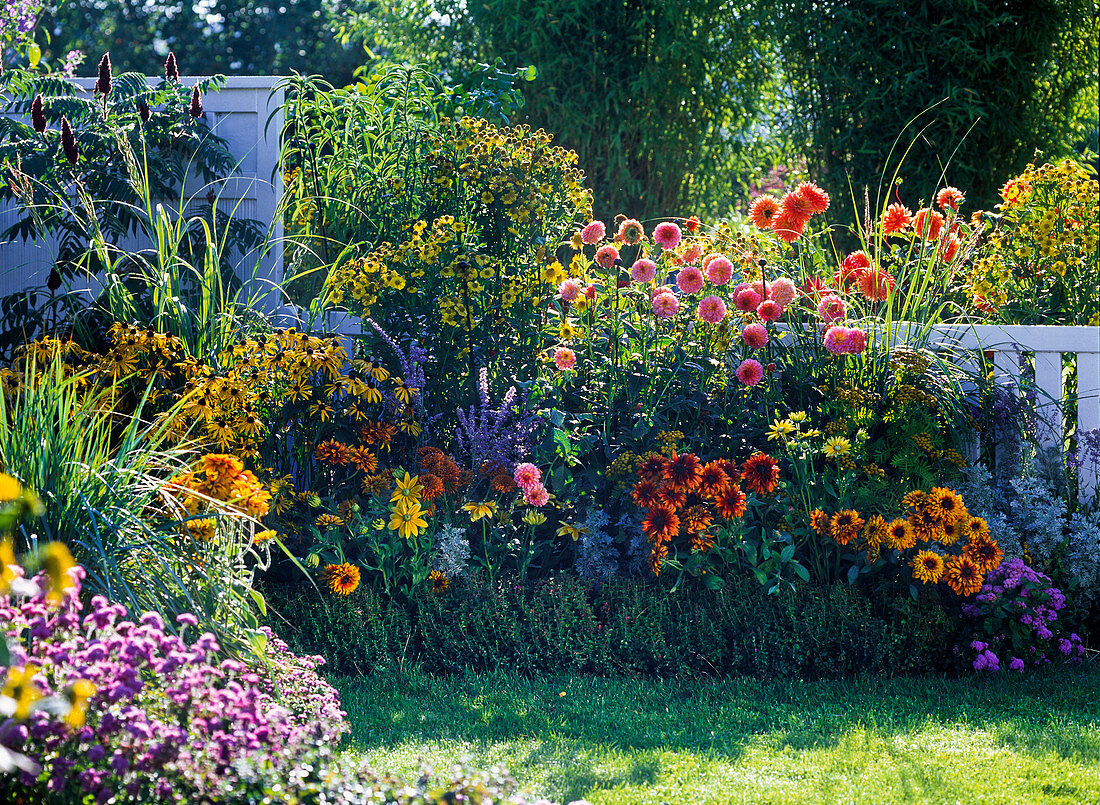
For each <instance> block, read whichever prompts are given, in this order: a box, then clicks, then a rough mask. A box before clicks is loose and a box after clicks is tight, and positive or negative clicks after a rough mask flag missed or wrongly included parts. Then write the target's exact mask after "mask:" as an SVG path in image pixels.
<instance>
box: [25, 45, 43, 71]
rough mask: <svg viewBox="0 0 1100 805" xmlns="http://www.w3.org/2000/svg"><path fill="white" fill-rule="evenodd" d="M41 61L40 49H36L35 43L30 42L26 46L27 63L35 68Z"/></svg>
mask: <svg viewBox="0 0 1100 805" xmlns="http://www.w3.org/2000/svg"><path fill="white" fill-rule="evenodd" d="M41 60H42V48H40V47H38V44H37V43H36V42H31V43H30V44H29V45H27V61H29V62H30V63H31V67H37V66H38V62H39V61H41Z"/></svg>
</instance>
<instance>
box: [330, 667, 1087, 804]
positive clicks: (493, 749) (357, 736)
mask: <svg viewBox="0 0 1100 805" xmlns="http://www.w3.org/2000/svg"><path fill="white" fill-rule="evenodd" d="M334 682H335V684H336V685H337V687H338V688H339V689H340V692H341V695H342V699H343V702H344V706H345V708H346V709H347V711H348V715H349V717H350V719H351V723H352V735H353V737H352V743H351V745H350V747H349V750H348V751H350V752H352V753H354V754H356V755H358V756H360V757H361V758H362V759H363V761H364V762H366V763H367V764H369V765H370V766H371V767H373V768H376V769H379V770H385V771H387V772H400V773H402V774H405V775H409V776H412V777H414V778H415V776H416V775H417V774H418V773H419V771H420V768H421V766H422V764H423V763H427V764H428V765H430V766H432V767H434V768H436V769H441V770H445V769H446V768H447V767H448V765H449V764H451V763H453V762H455V761H457V760H459V759H461V758H467V759H470V760H471V761H472V762H473V763H474V764H475V765H480V766H482V767H487V766H488V765H491V764H502V765H504V766H506V767H507V768H508V769H509V770H510V771H511V772H512V775H513V776H514V777H515V778H516V780H517V781H518V783H519V784H520V786H521V787H522V788H523V789H524V790H527V791H530V792H533V793H538V794H542V795H545V796H548V797H550V798H553V799H558V800H561V801H563V802H568V801H569V800H573V799H578V798H582V797H583V798H586V799H588V800H589V801H590V802H592V803H593V804H594V805H598V804H600V803H607V804H608V805H611V803H614V805H627V803H654V804H656V803H685V802H691V803H718V802H722V803H726V802H730V803H741V802H762V803H763V802H767V803H814V804H815V805H817V803H842V802H872V801H873V802H877V803H878V802H881V803H894V802H936V803H939V802H959V803H971V802H973V803H978V802H981V803H1000V802H1004V803H1021V802H1028V803H1038V802H1052V803H1062V802H1064V803H1085V802H1093V803H1096V802H1100V668H1097V667H1095V666H1094V667H1092V668H1091V669H1090V670H1088V671H1085V672H1076V673H1075V672H1072V671H1066V672H1057V673H1050V674H1044V675H1041V676H1038V677H1031V676H1029V677H1018V676H1007V675H1005V674H1001V675H999V676H996V677H985V676H983V677H968V678H965V679H961V680H947V679H940V678H931V677H928V678H920V679H883V678H869V679H863V680H852V681H821V682H799V681H795V682H767V683H761V682H757V681H755V680H735V681H726V682H683V681H650V680H644V681H641V680H625V679H601V678H591V677H549V678H545V679H536V680H529V679H522V678H518V677H515V676H507V675H494V676H476V675H467V676H458V677H451V678H432V677H426V676H422V675H416V674H414V675H409V676H404V677H400V678H393V677H381V676H379V677H377V678H374V679H363V678H338V679H336V680H334ZM872 792H873V793H872Z"/></svg>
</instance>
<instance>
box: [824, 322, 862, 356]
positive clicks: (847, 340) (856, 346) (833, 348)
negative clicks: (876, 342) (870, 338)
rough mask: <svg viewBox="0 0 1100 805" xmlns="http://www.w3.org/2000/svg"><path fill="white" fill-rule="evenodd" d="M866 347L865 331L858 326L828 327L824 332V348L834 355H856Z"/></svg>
mask: <svg viewBox="0 0 1100 805" xmlns="http://www.w3.org/2000/svg"><path fill="white" fill-rule="evenodd" d="M866 348H867V333H865V332H863V330H861V329H859V328H858V327H841V326H839V325H837V326H834V327H830V328H829V329H828V330H827V331H826V332H825V349H827V350H828V351H829V352H831V353H832V354H834V355H858V354H859V353H860V352H863V350H865V349H866Z"/></svg>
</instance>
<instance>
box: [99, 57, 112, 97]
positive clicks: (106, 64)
mask: <svg viewBox="0 0 1100 805" xmlns="http://www.w3.org/2000/svg"><path fill="white" fill-rule="evenodd" d="M95 94H96V95H100V94H102V95H103V96H104V97H106V96H107V95H110V94H111V54H110V53H104V54H103V58H102V59H100V60H99V76H98V77H97V78H96V80H95Z"/></svg>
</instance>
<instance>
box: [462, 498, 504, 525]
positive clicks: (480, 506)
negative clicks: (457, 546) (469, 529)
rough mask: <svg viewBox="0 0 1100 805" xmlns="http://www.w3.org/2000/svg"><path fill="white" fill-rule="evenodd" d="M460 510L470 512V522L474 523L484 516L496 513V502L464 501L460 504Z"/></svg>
mask: <svg viewBox="0 0 1100 805" xmlns="http://www.w3.org/2000/svg"><path fill="white" fill-rule="evenodd" d="M462 510H463V511H465V512H469V513H470V522H471V523H476V522H477V521H478V520H481V519H484V518H486V517H493V516H495V515H496V513H497V504H496V502H495V501H492V500H487V501H484V502H481V503H478V502H475V501H471V502H469V503H465V504H463V506H462Z"/></svg>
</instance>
